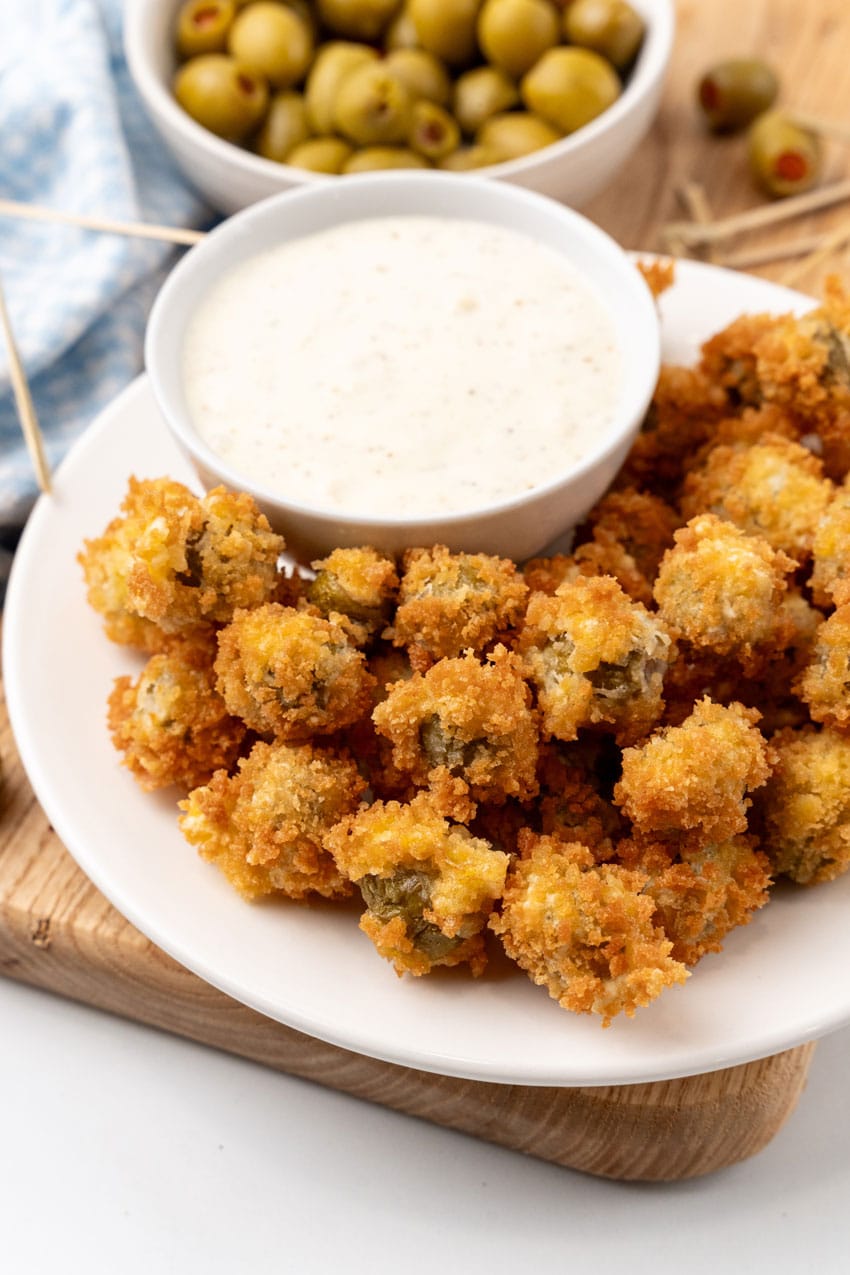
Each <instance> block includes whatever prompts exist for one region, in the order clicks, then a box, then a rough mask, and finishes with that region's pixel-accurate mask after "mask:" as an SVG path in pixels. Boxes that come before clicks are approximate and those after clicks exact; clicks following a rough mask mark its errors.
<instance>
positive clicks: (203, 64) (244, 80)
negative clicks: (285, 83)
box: [174, 53, 269, 142]
mask: <svg viewBox="0 0 850 1275" xmlns="http://www.w3.org/2000/svg"><path fill="white" fill-rule="evenodd" d="M174 96H175V97H176V98H177V101H178V102H179V103H180V105H181V106H182V107H183V110H184V111H185V112H186V113H187V115H191V117H192V119H193V120H195V121H196V122H197V123H198V124H202V125H203V127H204V128H208V129H209V130H210V132H211V133H215V134H216V136H217V137H223V138H225V140H226V141H229V142H241V141H242V140H243V139H244V138H246V137H247V136H248V134H249V133H252V132H253V131H254V129H255V128H256V127H257V125H258V124H259V122H260V120H261V119H262V118H263V116H264V114H265V111H266V106H267V105H268V100H269V91H268V88H267V86H266V82H265V80H264V79H262V77H260V76H258V75H254V74H252V72H250V71H249V70H247V68H245V67H243V66H241V65H240V64H239V63H238V62H237V61H236V59H235V58H231V57H228V56H227V54H226V53H202V54H201V55H200V56H199V57H196V58H191V59H190V60H189V61H188V62H186V63H185V64H184V65H183V66H181V68H180V70H179V71H178V72H177V74H176V76H175V77H174Z"/></svg>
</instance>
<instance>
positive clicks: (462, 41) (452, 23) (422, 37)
mask: <svg viewBox="0 0 850 1275" xmlns="http://www.w3.org/2000/svg"><path fill="white" fill-rule="evenodd" d="M480 8H481V0H408V4H407V9H408V13H409V14H410V20H411V22H412V23H413V25H414V27H415V28H416V34H417V36H418V38H419V43H420V45H421V46H422V48H423V49H427V50H428V52H429V53H433V54H434V55H435V56H436V57H438V58H442V60H443V61H444V62H448V64H449V66H464V65H465V64H466V63H468V62H471V61H472V60H473V59H474V58H475V55H476V53H477V51H478V44H477V40H476V35H475V24H476V22H477V20H478V11H479V9H480Z"/></svg>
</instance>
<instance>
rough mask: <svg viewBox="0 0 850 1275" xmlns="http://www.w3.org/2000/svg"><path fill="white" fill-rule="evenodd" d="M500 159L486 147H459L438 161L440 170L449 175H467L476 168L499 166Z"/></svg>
mask: <svg viewBox="0 0 850 1275" xmlns="http://www.w3.org/2000/svg"><path fill="white" fill-rule="evenodd" d="M500 163H501V159H500V158H499V156H498V155H497V154H495V152H494V151H492V150H489V149H488V148H487V147H486V146H461V147H460V149H459V150H456V151H452V153H451V154H450V155H446V157H445V159H441V160H440V164H439V166H440V168H445V169H446V170H447V171H448V172H450V173H469V172H472V171H473V170H474V169H476V168H489V166H490V165H491V164H500Z"/></svg>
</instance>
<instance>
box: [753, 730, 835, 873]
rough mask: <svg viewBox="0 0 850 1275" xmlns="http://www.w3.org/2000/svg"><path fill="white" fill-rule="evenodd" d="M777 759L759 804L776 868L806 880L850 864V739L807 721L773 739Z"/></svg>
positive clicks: (766, 845) (768, 849)
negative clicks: (808, 723)
mask: <svg viewBox="0 0 850 1275" xmlns="http://www.w3.org/2000/svg"><path fill="white" fill-rule="evenodd" d="M771 745H772V746H773V748H774V750H775V753H776V764H775V766H774V769H773V774H772V775H771V777H770V779H769V781H768V783H767V786H766V787H765V789H764V791H763V792H762V794H761V796H760V798H759V802H758V806H759V811H758V813H759V816H760V822H761V831H762V834H763V840H762V846H763V848H764V850H765V851H766V852H767V854H768V856H769V857H770V859H771V861H772V863H773V867H774V870H775V871H776V872H777V873H780V874H782V875H783V876H788V877H791V879H792V880H793V881H796V882H798V884H800V885H815V884H817V883H818V882H820V881H831V880H832V879H833V878H834V877H837V876H840V875H841V873H843V872H846V871H847V869H848V868H850V739H848V738H847V736H846V735H839V734H838V733H837V732H836V731H833V730H828V729H824V730H819V729H818V728H817V727H816V726H812V725H808V726H804V727H803V728H802V729H801V730H782V731H779V732H778V733H777V734H776V735H774V736H773V738H772V739H771Z"/></svg>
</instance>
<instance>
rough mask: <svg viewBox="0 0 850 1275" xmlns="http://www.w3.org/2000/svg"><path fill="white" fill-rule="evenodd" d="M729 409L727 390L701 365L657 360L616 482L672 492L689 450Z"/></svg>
mask: <svg viewBox="0 0 850 1275" xmlns="http://www.w3.org/2000/svg"><path fill="white" fill-rule="evenodd" d="M728 410H729V401H728V397H727V394H726V391H725V390H724V389H723V388H722V387H721V386H720V385H719V384H717V383H716V382H715V381H714V379H713V378H711V377H709V376H707V375H706V373H705V372H704V371H703V370H702V369H701V368H698V367H696V368H692V367H675V366H671V365H662V367H661V372H660V375H659V378H658V384H657V385H656V387H655V394H654V395H653V399H652V403H651V405H650V409H649V412H648V414H647V417H646V421H645V422H644V425H643V428H642V430H641V432H640V433H639V434H638V436H637V438H636V439H635V441H634V443H633V444H632V447H631V450H630V452H629V454H628V456H627V457H626V462H625V464H624V465H623V468H622V469H621V471H620V473H619V475H618V477H617V479H616V482H615V486H617V487H637V488H639V489H641V490H647V491H652V492H656V493H657V494H659V495H661V496H666V495H668V494H669V493H672V492H674V491H675V490H676V489H677V488H678V486H679V483H680V482H681V479H682V474H683V472H684V470H685V468H686V467H687V465H688V464H689V463H690V461H691V458H692V456H693V454H694V452H695V451H696V450H697V449H698V448H699V447H701V446H702V445H703V444H704V443H705V441H706V439H707V438H709V437H710V435H711V433H712V429H713V426H714V423H715V422H716V421H718V420H720V418H721V417H722V416H724V415H726V414H727V413H728Z"/></svg>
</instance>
